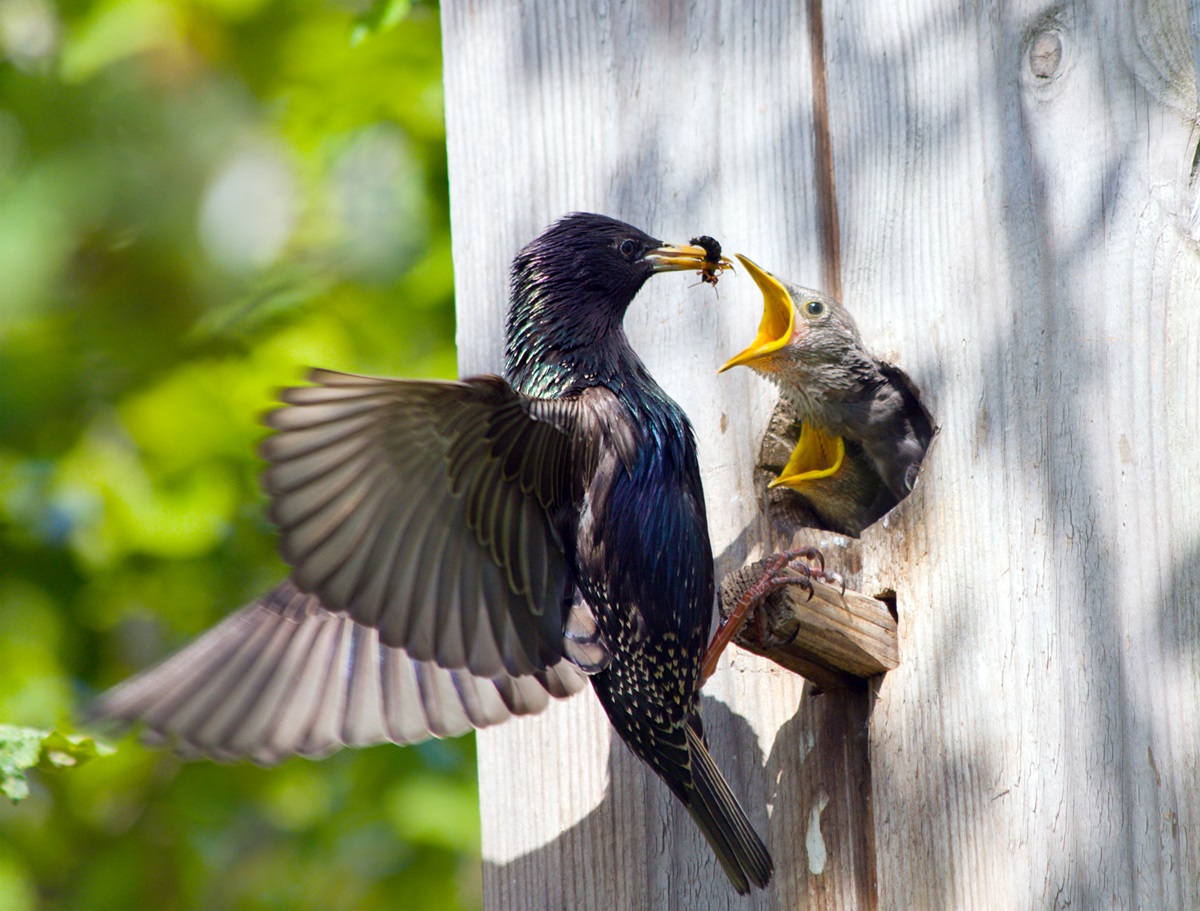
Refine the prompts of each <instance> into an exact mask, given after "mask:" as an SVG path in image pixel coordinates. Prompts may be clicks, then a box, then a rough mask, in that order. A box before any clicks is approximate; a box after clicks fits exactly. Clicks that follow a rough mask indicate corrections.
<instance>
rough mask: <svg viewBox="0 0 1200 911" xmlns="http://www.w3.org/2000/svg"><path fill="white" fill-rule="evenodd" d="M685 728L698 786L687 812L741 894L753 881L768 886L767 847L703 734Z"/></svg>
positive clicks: (770, 870) (770, 864)
mask: <svg viewBox="0 0 1200 911" xmlns="http://www.w3.org/2000/svg"><path fill="white" fill-rule="evenodd" d="M686 730H687V741H688V754H689V757H690V759H691V765H692V782H693V784H694V786H695V790H694V791H693V792H692V795H691V796H692V798H693V799H692V800H690V801H688V802H687V808H688V812H689V813H691V814H692V818H693V819H694V820H696V824H697V825H698V826H699V827H700V831H701V832H703V833H704V837H705V838H706V839H707V840H708V843H709V844H710V845H711V846H712V849H713V851H714V852H715V853H716V855H717V859H718V860H719V861H720V862H721V866H722V867H724V868H725V873H726V874H727V875H728V876H729V879H730V881H731V882H732V883H733V886H734V888H735V889H737V891H738V892H739V893H741V894H742V895H745V894H746V893H747V892H749V891H750V884H751V883H753V884H754V885H755V886H757V887H758V888H760V889H765V888H766V887H767V884H768V883H769V882H770V881H771V874H772V873H773V872H774V870H775V864H774V862H773V861H772V860H771V855H770V853H769V852H768V851H767V846H766V845H764V844H763V842H762V839H761V838H759V837H758V833H757V832H755V831H754V827H753V826H752V825H751V824H750V820H749V819H747V818H746V813H745V811H744V810H743V809H742V807H741V804H739V803H738V801H737V798H736V797H734V796H733V792H732V791H730V790H729V785H728V784H727V783H726V781H725V777H724V776H723V775H722V774H721V770H720V769H718V768H717V764H716V763H715V762H714V761H713V758H712V756H711V755H709V752H708V747H706V746H705V745H704V740H703V739H702V738H701V736H700V734H699V733H698V732H697V731H695V730H693V728H692V727H691V725H688V726H687V727H686Z"/></svg>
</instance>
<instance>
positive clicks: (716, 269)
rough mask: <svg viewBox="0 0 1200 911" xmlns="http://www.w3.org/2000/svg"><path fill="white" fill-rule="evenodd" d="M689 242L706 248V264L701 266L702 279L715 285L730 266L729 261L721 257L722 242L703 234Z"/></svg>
mask: <svg viewBox="0 0 1200 911" xmlns="http://www.w3.org/2000/svg"><path fill="white" fill-rule="evenodd" d="M689 243H692V244H695V245H696V246H697V247H700V248H701V249H703V250H704V265H703V266H701V267H700V281H702V282H705V283H707V284H710V285H715V284H716V283H717V279H718V278H720V277H721V272H722V271H723V270H725V269H728V268H729V263H728V262H726V261H725V260H723V259H721V242H720V241H718V240H717V239H716V238H715V237H709V236H708V235H707V234H702V235H700V236H699V237H693V238H692V239H691V240H690V241H689Z"/></svg>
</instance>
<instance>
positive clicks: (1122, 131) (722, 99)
mask: <svg viewBox="0 0 1200 911" xmlns="http://www.w3.org/2000/svg"><path fill="white" fill-rule="evenodd" d="M1188 14H1189V7H1188V6H1187V5H1186V4H1184V3H1182V2H1176V3H1146V2H1141V3H1132V2H1123V3H1122V2H1117V0H1097V2H1094V3H1090V4H1063V3H1037V2H1009V3H999V2H984V3H974V2H966V0H962V2H952V0H921V2H913V0H898V2H894V3H862V2H859V0H824V20H825V21H824V41H825V64H826V69H825V72H826V81H827V91H828V106H829V120H830V145H831V149H832V156H833V173H834V174H835V176H836V187H837V207H838V218H839V225H840V249H841V268H842V284H843V299H844V302H845V304H846V305H847V306H848V307H849V309H850V310H851V311H852V312H853V313H854V314H855V316H856V318H857V320H858V322H859V326H860V328H861V330H862V334H863V336H864V338H865V339H866V340H867V342H868V344H869V345H871V346H872V347H873V348H874V350H875V353H876V354H877V355H879V356H880V357H883V358H885V359H887V360H889V361H892V362H894V363H897V364H898V365H899V366H901V367H902V368H903V369H905V370H906V371H908V372H909V373H910V374H911V375H912V377H913V379H914V381H915V382H916V383H917V385H918V386H919V387H920V388H921V389H922V391H923V392H924V394H925V396H926V403H927V405H928V406H929V408H930V410H931V412H932V413H933V416H934V419H935V421H936V422H937V424H939V425H940V426H941V428H942V430H941V433H940V435H939V437H938V439H937V441H936V443H935V445H934V447H933V449H932V450H931V453H930V456H929V457H928V458H927V460H926V466H925V469H924V472H923V475H922V478H921V483H920V484H919V485H918V487H917V490H916V492H915V493H914V494H913V495H912V496H911V497H910V498H909V499H908V500H906V501H905V502H904V503H902V504H901V505H900V506H899V507H898V508H897V510H896V511H894V512H893V513H892V514H891V515H889V516H888V517H887V518H886V519H885V520H884V521H883V522H881V523H879V524H878V525H876V526H874V527H872V528H870V529H868V530H867V531H866V532H864V534H863V537H862V539H861V540H860V541H859V542H857V543H855V544H853V545H850V544H847V543H846V542H845V540H844V539H841V538H838V537H837V536H833V535H812V536H810V537H809V538H808V539H807V540H805V541H804V542H803V543H811V544H815V545H816V546H818V547H820V548H821V549H822V550H823V551H824V552H825V554H826V558H827V560H829V563H830V566H831V568H833V569H837V570H839V571H841V572H843V574H845V575H846V576H847V581H848V583H849V584H850V585H851V587H852V588H854V589H857V590H859V591H862V592H866V593H868V594H875V593H878V592H881V591H884V590H893V591H895V593H896V601H897V606H898V611H899V635H900V658H901V663H900V666H899V667H898V668H897V669H896V670H894V671H892V672H890V673H889V674H887V675H886V676H885V677H884V678H883V681H882V683H881V684H880V685H879V687H878V690H877V692H875V693H868V694H859V695H857V696H853V695H850V694H846V695H839V694H827V695H823V696H819V697H815V698H814V697H813V696H812V695H811V692H804V691H802V687H801V684H800V683H799V681H798V679H797V678H795V677H794V675H791V674H788V673H786V672H784V671H782V670H780V669H776V668H774V667H773V666H771V665H770V664H768V663H767V662H765V661H762V660H761V659H759V658H757V657H755V656H750V655H748V654H747V653H745V652H737V651H736V650H731V652H735V653H734V654H732V655H731V656H730V657H729V658H728V659H726V660H725V661H724V662H723V664H722V666H721V668H720V669H719V670H718V672H717V674H716V676H715V677H714V678H713V680H712V681H711V682H710V683H709V685H708V686H706V688H705V696H704V699H703V712H704V716H705V721H706V727H707V729H708V731H709V735H710V739H711V740H712V743H713V752H714V755H715V756H716V759H717V761H718V763H719V764H720V765H721V767H722V768H723V769H724V770H725V772H726V773H727V775H728V777H729V778H730V781H731V783H732V786H733V789H734V791H735V792H736V793H737V794H738V795H739V796H740V797H741V799H742V801H743V803H744V805H745V806H746V807H747V810H748V812H749V815H750V817H751V819H752V820H753V821H754V822H755V824H756V825H757V826H758V827H759V828H760V830H761V831H762V832H763V834H764V836H765V837H766V839H767V841H768V843H769V844H770V845H771V847H772V850H773V852H774V854H775V859H776V865H777V870H778V873H777V876H776V881H775V883H774V884H773V886H772V889H771V890H770V891H769V892H767V893H763V894H757V895H754V896H752V897H750V898H747V899H738V898H737V897H736V896H735V895H734V893H733V892H732V891H731V890H730V889H729V887H728V885H727V884H726V882H725V880H724V877H723V875H722V873H721V871H720V870H719V868H717V866H716V864H715V862H714V861H713V859H712V856H711V854H710V853H709V852H708V851H707V849H706V847H705V845H704V844H703V843H702V841H701V839H700V836H699V835H698V834H697V833H696V832H695V829H694V827H692V826H691V824H690V822H689V821H688V820H687V818H686V814H684V812H683V811H682V810H680V809H679V808H678V807H677V806H676V805H675V804H674V803H673V801H672V799H671V798H670V797H669V795H667V794H666V793H665V791H666V789H665V788H663V787H662V786H661V785H660V783H659V782H657V781H656V780H655V779H654V778H653V777H652V776H651V775H650V774H649V773H648V772H646V771H645V770H644V769H642V768H641V767H640V766H639V765H638V764H637V763H636V762H635V761H634V760H633V759H632V758H631V757H630V756H629V755H628V753H627V751H626V750H625V749H624V748H623V747H621V746H620V745H619V744H618V743H615V742H613V741H612V739H611V737H610V736H609V733H608V728H607V724H606V722H605V720H604V718H603V716H602V714H601V713H600V712H599V710H598V708H597V707H596V705H595V701H594V699H593V698H592V697H591V696H590V694H588V695H584V696H581V697H579V698H577V699H576V700H573V701H572V702H571V703H569V704H566V705H559V706H555V707H554V708H553V710H552V711H551V712H549V713H548V714H547V715H545V716H544V717H541V718H536V719H529V720H524V721H521V722H518V723H516V724H513V725H509V726H505V727H503V728H500V729H496V730H492V731H488V732H485V733H483V734H481V735H480V736H479V755H480V786H481V802H482V810H483V836H484V855H485V894H486V901H487V904H488V907H489V908H494V909H497V908H522V909H525V908H559V907H573V908H604V909H612V908H660V907H669V908H683V907H686V908H727V907H737V908H739V909H741V908H831V909H832V908H839V909H840V908H861V907H874V906H875V902H876V900H877V901H878V904H879V905H881V906H882V907H885V908H897V909H910V908H922V909H941V908H946V909H962V908H986V909H990V908H1065V907H1068V906H1070V907H1073V908H1101V907H1102V908H1135V907H1136V908H1195V907H1200V861H1198V858H1200V849H1198V839H1200V834H1198V833H1200V619H1198V617H1200V611H1198V605H1200V483H1198V482H1197V477H1198V476H1200V475H1198V470H1197V467H1196V465H1195V461H1196V459H1195V454H1196V453H1197V452H1200V254H1198V252H1197V242H1196V236H1195V231H1194V229H1193V224H1194V220H1193V212H1194V211H1195V203H1196V199H1197V188H1196V186H1195V185H1194V180H1193V173H1192V172H1193V161H1194V156H1195V145H1196V136H1195V132H1194V127H1193V125H1194V124H1195V122H1196V119H1197V118H1196V115H1197V100H1196V99H1197V93H1196V84H1195V78H1194V66H1193V62H1192V53H1191V51H1192V40H1191V31H1190V23H1189V19H1188ZM442 15H443V22H444V26H445V28H444V41H445V60H446V99H447V130H448V143H449V155H450V176H451V203H452V221H453V231H454V253H455V270H456V271H455V274H456V282H457V292H458V306H459V344H460V348H459V350H460V361H461V366H462V368H463V370H464V372H467V373H469V372H476V371H480V370H495V369H496V368H497V367H498V366H499V364H500V351H501V323H502V314H503V311H504V307H505V284H506V268H507V262H508V260H509V258H510V257H511V256H512V254H513V253H514V252H515V251H516V250H517V248H518V247H519V246H520V245H521V244H522V243H524V242H525V241H527V240H528V239H530V238H531V237H533V236H534V235H535V234H536V233H537V232H538V231H539V230H540V229H541V228H542V227H543V226H544V225H545V224H546V223H548V222H549V221H550V220H552V219H553V218H555V217H556V216H558V215H560V214H562V213H564V212H566V211H570V210H573V209H593V210H599V211H604V212H608V213H610V214H613V215H617V216H619V217H624V218H626V219H627V220H630V221H633V222H634V223H636V224H639V225H640V226H642V227H644V228H646V229H648V230H650V231H651V232H652V233H655V234H657V235H658V236H661V237H663V238H664V239H667V240H675V241H679V240H687V239H688V238H689V237H692V236H694V235H696V234H700V233H707V234H711V235H713V236H715V237H717V238H718V239H719V240H720V241H721V242H722V243H723V244H724V245H725V248H726V250H727V251H729V252H733V251H741V252H745V253H747V254H749V255H750V256H752V258H754V259H755V260H756V261H757V262H759V263H760V264H762V265H763V266H764V268H767V269H770V270H771V271H772V272H775V273H776V274H778V275H781V276H784V277H787V278H789V279H791V280H794V281H796V282H798V283H801V284H808V285H813V284H818V283H819V282H820V281H821V280H822V276H823V275H824V274H825V272H824V269H825V264H824V263H823V262H822V261H821V259H820V256H819V249H818V246H819V245H818V238H819V236H820V225H819V223H818V219H817V213H818V196H817V194H816V190H815V187H816V181H815V179H814V164H813V163H814V161H815V155H814V136H813V130H812V122H813V121H812V85H811V78H812V72H813V70H812V60H811V57H810V55H809V53H808V37H807V36H808V34H809V29H808V23H807V22H806V21H805V10H804V7H803V6H802V5H799V4H792V3H786V2H782V0H769V2H764V3H760V4H754V5H753V6H751V5H748V4H747V5H743V4H730V3H719V2H716V0H693V2H687V3H684V2H677V0H663V2H660V3H644V4H629V3H618V2H611V0H610V2H605V0H600V2H588V3H584V2H572V0H558V2H546V3H540V4H536V5H535V4H521V3H517V2H515V0H474V2H470V0H444V2H443V5H442ZM1056 42H1057V51H1056V50H1055V47H1056ZM1035 49H1036V54H1034V53H1033V52H1034V51H1035ZM1035 57H1036V60H1035ZM688 284H689V282H688V279H686V278H685V277H682V276H664V277H662V278H658V279H655V281H654V282H652V283H651V285H650V286H649V287H648V288H647V289H646V291H645V292H644V294H643V295H642V296H640V297H639V299H638V301H637V302H636V303H635V305H634V307H633V308H632V309H631V311H630V314H629V318H628V321H627V325H628V328H629V334H630V336H631V339H632V340H633V342H634V345H635V347H636V348H637V349H638V350H639V351H640V352H641V353H642V354H643V356H644V359H645V360H646V362H647V364H648V366H649V367H650V369H651V371H652V372H653V373H654V375H655V376H656V377H657V378H658V379H659V380H660V382H661V383H662V384H663V386H664V387H665V388H666V389H667V391H668V392H669V393H670V394H672V395H673V396H674V397H675V398H676V399H677V400H678V401H679V402H680V403H681V404H682V405H683V407H684V408H685V410H686V411H687V412H688V414H689V415H690V416H691V417H692V419H693V421H694V423H695V426H696V431H697V437H698V440H699V444H700V455H701V462H702V469H703V474H704V482H705V487H706V492H707V496H708V501H709V510H710V526H711V531H712V535H713V540H714V545H715V549H716V551H717V552H718V554H719V559H718V576H720V575H723V574H724V573H725V572H726V571H728V570H730V569H734V568H736V567H739V566H742V565H743V564H744V563H746V562H747V561H748V560H750V559H753V558H757V557H759V556H761V555H763V554H764V553H765V552H766V551H767V549H773V548H774V547H776V546H778V545H779V544H780V543H781V542H777V541H772V540H771V539H770V532H769V530H768V529H767V528H766V527H765V525H764V523H763V522H762V521H761V520H760V519H759V517H758V515H757V508H756V499H757V498H756V493H755V491H754V490H753V488H752V486H751V479H752V475H753V468H754V461H755V456H756V453H757V451H758V444H759V440H760V437H761V435H762V432H763V429H764V428H765V426H766V423H767V419H768V417H769V415H770V413H771V408H772V406H773V404H774V401H775V394H774V392H773V390H772V389H771V388H770V387H769V386H768V385H766V384H765V383H763V382H762V381H761V380H759V379H758V378H756V377H754V376H752V375H751V374H750V373H749V371H731V372H730V373H728V374H723V375H722V376H720V377H717V376H716V375H715V372H714V371H715V368H716V366H717V365H718V364H720V363H722V362H723V361H724V360H725V359H726V358H727V357H729V356H730V355H731V354H732V353H734V352H735V351H738V350H740V349H741V348H742V347H744V346H745V344H746V343H747V342H748V341H749V339H750V338H751V337H752V336H753V333H754V328H755V326H756V325H757V321H758V316H759V298H758V295H757V293H756V291H755V289H754V288H753V286H752V285H751V283H750V282H749V281H747V280H746V279H745V277H744V276H732V275H727V276H725V277H724V278H723V279H722V281H721V283H720V285H719V287H718V289H717V291H716V292H715V294H714V291H713V289H711V288H709V287H707V286H703V287H691V288H689V287H687V285H688ZM786 543H799V542H786ZM710 690H711V693H710ZM855 699H858V700H859V701H858V702H855V701H854V700H855ZM868 741H869V747H870V749H869V757H870V768H869V769H867V768H865V767H864V765H863V762H862V761H860V758H861V757H862V756H865V755H867V754H866V750H865V748H864V750H863V751H862V752H860V753H855V752H854V751H853V750H850V749H848V748H847V744H848V743H850V744H853V743H857V742H862V743H864V744H865V743H866V742H868ZM856 789H857V791H856ZM864 789H865V791H864ZM814 820H815V823H814ZM814 824H815V830H814V828H813V827H814ZM814 831H815V834H814ZM810 836H811V837H810ZM818 860H820V863H818V862H817V861H818ZM814 871H816V872H814ZM876 896H877V899H876Z"/></svg>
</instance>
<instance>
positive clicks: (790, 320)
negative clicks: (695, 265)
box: [717, 253, 796, 373]
mask: <svg viewBox="0 0 1200 911" xmlns="http://www.w3.org/2000/svg"><path fill="white" fill-rule="evenodd" d="M734 255H735V256H737V258H738V259H739V260H740V261H741V263H742V265H743V266H745V267H746V271H747V272H749V273H750V277H751V278H752V279H754V284H756V285H758V290H759V291H761V292H762V296H763V315H762V322H760V323H759V324H758V335H756V336H755V337H754V341H753V342H752V343H751V344H750V347H749V348H747V349H746V350H745V351H742V352H740V353H739V354H735V355H734V356H733V357H731V358H730V359H729V361H728V362H727V363H726V364H725V366H724V367H722V368H721V369H720V370H718V371H717V373H724V372H725V371H726V370H728V369H729V368H730V367H738V366H740V365H742V364H748V363H750V361H752V360H754V359H755V358H760V357H762V356H763V355H765V354H770V353H771V352H772V351H778V350H779V349H780V348H782V347H783V346H784V345H786V344H787V343H788V341H789V340H790V339H791V337H792V329H793V327H794V325H795V321H796V312H795V310H794V309H793V307H792V296H791V295H790V294H788V291H787V288H785V287H783V285H782V284H781V283H780V281H779V279H777V278H776V277H775V276H774V275H772V274H771V273H770V272H767V271H765V270H763V269H760V268H759V267H758V266H756V265H755V264H754V263H753V262H752V261H751V260H749V259H747V258H746V257H745V256H742V254H740V253H736V254H734Z"/></svg>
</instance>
